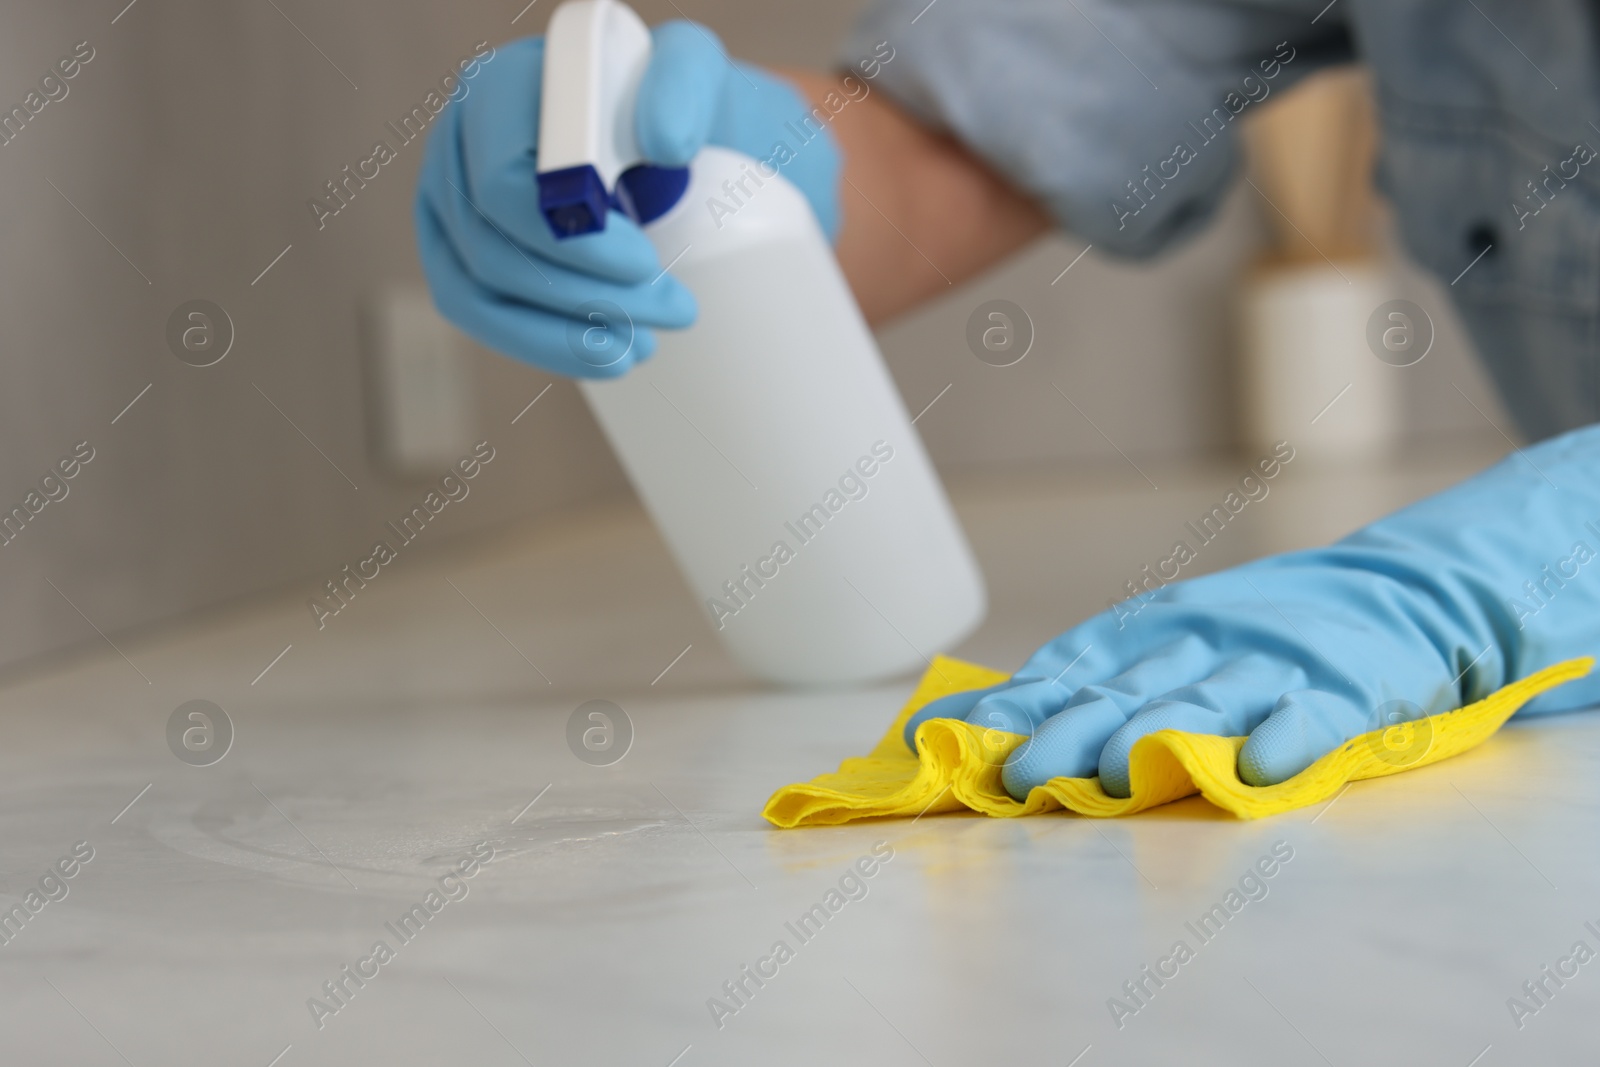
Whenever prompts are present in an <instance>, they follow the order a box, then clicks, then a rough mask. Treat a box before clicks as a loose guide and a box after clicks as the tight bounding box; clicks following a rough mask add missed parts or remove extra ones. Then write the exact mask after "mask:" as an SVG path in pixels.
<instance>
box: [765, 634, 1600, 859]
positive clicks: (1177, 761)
mask: <svg viewBox="0 0 1600 1067" xmlns="http://www.w3.org/2000/svg"><path fill="white" fill-rule="evenodd" d="M1593 666H1594V660H1593V659H1592V658H1589V657H1584V658H1582V659H1574V660H1568V661H1566V662H1565V663H1557V664H1555V665H1554V666H1551V667H1546V668H1545V669H1544V670H1542V671H1539V672H1537V673H1535V674H1531V675H1529V676H1528V677H1526V678H1524V679H1522V680H1521V681H1520V682H1513V683H1512V684H1510V685H1508V686H1506V687H1505V688H1504V689H1501V690H1499V691H1497V692H1495V693H1493V694H1491V695H1490V696H1488V697H1485V698H1484V699H1483V700H1480V701H1478V702H1477V703H1476V704H1469V705H1467V706H1466V707H1464V708H1458V709H1456V710H1455V711H1448V712H1445V713H1443V714H1441V715H1431V716H1428V717H1427V718H1423V719H1418V720H1416V721H1415V722H1409V723H1403V724H1400V725H1397V726H1390V727H1387V728H1386V729H1383V730H1374V731H1373V732H1371V733H1366V734H1362V735H1361V736H1359V737H1356V738H1353V739H1351V740H1349V741H1346V742H1345V743H1344V744H1343V745H1341V746H1339V747H1338V748H1336V749H1334V750H1333V751H1332V752H1329V753H1328V754H1327V755H1325V756H1323V757H1322V758H1321V759H1319V760H1317V761H1316V762H1315V763H1313V764H1312V765H1311V766H1309V767H1307V768H1306V769H1305V770H1303V771H1301V772H1300V773H1299V774H1297V775H1295V776H1294V777H1293V778H1290V779H1289V780H1288V781H1286V782H1281V783H1279V784H1278V785H1269V786H1251V785H1246V784H1245V783H1244V782H1243V781H1242V780H1241V779H1240V778H1239V771H1238V756H1239V749H1240V748H1241V747H1243V745H1244V742H1245V739H1244V738H1242V737H1212V736H1208V735H1205V734H1191V733H1184V732H1183V731H1181V730H1160V731H1158V732H1156V733H1153V734H1150V735H1148V736H1146V737H1143V738H1141V739H1140V740H1139V741H1138V742H1137V743H1135V744H1134V746H1133V751H1132V752H1131V753H1130V754H1129V763H1128V779H1129V784H1130V785H1131V787H1132V794H1133V795H1132V796H1130V797H1128V798H1127V799H1123V798H1120V797H1114V796H1110V795H1109V794H1107V793H1106V792H1105V791H1104V790H1102V789H1101V788H1100V779H1098V778H1052V779H1051V780H1050V781H1048V782H1046V783H1045V784H1043V785H1041V786H1036V787H1035V788H1034V789H1033V790H1032V791H1031V792H1030V793H1029V794H1028V799H1027V800H1023V801H1017V800H1013V799H1011V796H1010V795H1009V794H1008V793H1007V792H1006V791H1005V787H1004V786H1002V785H1001V784H1000V769H1001V767H1002V766H1003V765H1004V763H1005V760H1006V756H1008V755H1010V753H1011V751H1012V750H1013V749H1014V748H1016V747H1017V746H1018V745H1020V744H1022V742H1023V741H1025V740H1026V738H1024V737H1022V736H1020V735H1018V734H1013V733H1007V732H1004V731H1001V730H993V729H988V730H986V729H983V728H982V727H978V726H974V725H972V724H971V723H967V722H963V721H961V720H960V719H929V720H927V721H926V722H924V723H922V724H921V725H920V726H918V727H917V735H916V742H917V751H916V752H913V751H912V750H911V749H909V748H907V747H906V743H905V738H904V728H905V723H906V720H907V719H909V718H911V716H912V715H913V714H915V713H916V711H917V710H918V709H919V708H921V707H923V706H924V705H925V704H927V703H928V702H929V701H931V700H935V699H937V698H939V697H942V696H947V695H949V694H951V693H959V692H962V691H964V690H968V689H979V688H982V687H984V686H989V685H994V684H995V683H997V682H1003V681H1005V679H1006V675H1005V674H1003V673H1001V672H999V671H994V670H990V669H989V668H987V667H980V666H978V665H977V664H974V663H964V662H962V661H961V660H958V659H951V658H949V657H946V656H939V657H937V658H936V659H935V660H934V661H933V664H932V666H930V667H929V668H928V672H927V673H926V674H924V675H923V676H922V681H921V682H920V683H918V685H917V689H916V692H914V693H912V694H911V699H910V700H908V701H907V702H906V706H905V707H904V708H902V709H901V710H900V714H899V715H897V716H896V717H895V720H894V722H893V723H892V724H891V725H890V727H889V732H888V733H886V734H884V735H883V740H881V741H879V742H878V745H877V747H876V748H874V749H873V750H872V751H871V752H870V753H868V754H867V755H865V756H861V757H858V758H856V759H847V760H845V761H844V763H843V764H841V765H840V767H839V770H838V771H837V772H835V773H833V774H824V775H822V776H820V777H817V778H813V779H812V780H811V781H809V782H801V783H798V784H795V785H787V786H784V787H783V788H782V789H780V790H778V791H777V792H776V793H774V794H772V799H770V800H768V801H767V806H766V809H765V810H764V811H762V815H764V816H766V818H767V821H768V822H771V823H772V824H773V825H775V826H779V827H783V828H785V829H788V828H790V827H795V826H837V825H838V824H840V823H846V822H851V821H854V820H856V819H867V818H873V817H877V816H896V815H913V816H914V815H924V814H937V813H939V812H946V811H961V810H963V809H970V810H972V811H980V812H983V813H984V814H986V815H998V816H1013V815H1037V814H1039V813H1041V812H1046V811H1055V810H1057V809H1058V808H1066V809H1068V810H1070V811H1075V812H1077V813H1078V814H1080V815H1095V816H1102V817H1104V816H1112V815H1131V814H1132V813H1134V812H1136V811H1143V810H1145V809H1146V808H1153V807H1155V806H1156V805H1157V804H1165V803H1167V802H1168V801H1171V800H1177V799H1179V798H1181V797H1186V796H1190V795H1191V794H1193V793H1200V794H1201V795H1202V796H1204V797H1205V798H1206V799H1207V800H1209V801H1210V802H1211V803H1213V804H1215V805H1216V806H1217V807H1219V808H1222V809H1224V810H1225V811H1229V812H1232V813H1233V814H1234V815H1236V816H1238V817H1239V818H1241V819H1258V818H1260V817H1261V816H1263V815H1276V814H1278V813H1279V812H1284V811H1292V810H1293V809H1295V808H1303V807H1305V806H1306V805H1308V804H1315V803H1317V802H1318V801H1320V800H1325V799H1327V798H1328V797H1330V796H1332V795H1333V794H1334V793H1336V792H1337V791H1338V790H1339V787H1340V786H1342V785H1344V784H1345V783H1346V782H1353V781H1358V780H1360V779H1362V778H1378V777H1381V776H1383V775H1386V774H1396V773H1398V772H1400V771H1404V770H1409V769H1411V768H1412V767H1421V766H1424V765H1426V764H1429V763H1437V762H1438V761H1439V760H1442V759H1449V758H1450V757H1451V756H1455V755H1459V754H1460V753H1462V752H1465V751H1466V750H1467V749H1469V748H1472V747H1474V746H1476V745H1478V744H1480V743H1481V742H1483V741H1484V740H1485V739H1486V738H1488V737H1489V735H1490V734H1492V733H1494V732H1495V731H1496V730H1498V729H1499V728H1500V725H1501V724H1502V723H1504V722H1505V721H1506V720H1507V719H1509V718H1510V717H1511V715H1512V713H1514V712H1515V711H1516V710H1517V709H1518V708H1520V707H1522V705H1524V704H1526V703H1527V702H1528V701H1529V700H1532V699H1533V698H1534V697H1536V696H1538V695H1539V694H1540V693H1543V692H1544V691H1545V690H1547V689H1551V688H1554V687H1555V686H1558V685H1560V684H1561V683H1563V682H1569V681H1571V680H1573V679H1574V678H1581V677H1583V676H1584V675H1586V674H1588V673H1589V669H1590V668H1591V667H1593Z"/></svg>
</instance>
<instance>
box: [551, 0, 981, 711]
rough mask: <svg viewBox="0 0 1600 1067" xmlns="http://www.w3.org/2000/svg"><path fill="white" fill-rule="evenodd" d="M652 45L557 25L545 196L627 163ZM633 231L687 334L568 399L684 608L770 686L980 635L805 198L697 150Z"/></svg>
mask: <svg viewBox="0 0 1600 1067" xmlns="http://www.w3.org/2000/svg"><path fill="white" fill-rule="evenodd" d="M649 47H650V38H649V33H648V31H647V30H646V28H645V26H644V24H643V23H642V22H641V21H640V20H639V19H638V16H637V15H635V14H634V13H633V12H632V11H631V10H630V9H629V8H627V7H626V6H624V5H623V4H621V3H617V2H615V0H572V2H569V3H567V4H564V5H562V6H561V7H560V8H558V9H557V11H556V13H555V15H554V16H553V17H552V19H551V23H550V29H549V36H548V39H547V44H546V55H547V67H546V75H545V82H544V100H543V104H542V108H543V111H542V115H541V131H542V132H541V142H540V149H539V152H540V159H539V164H540V174H541V185H542V184H543V182H544V177H545V173H546V172H547V171H549V170H552V169H557V168H564V169H567V170H569V171H574V172H581V171H583V170H584V168H585V167H587V166H593V167H594V169H595V170H596V172H597V173H598V174H599V178H598V181H599V182H600V183H603V185H604V188H605V189H607V190H610V189H612V188H613V187H614V186H615V183H616V179H617V177H618V174H619V171H620V170H622V169H624V168H627V167H628V166H630V165H632V164H633V163H636V162H637V161H638V160H639V158H640V156H639V153H638V151H637V146H636V145H635V144H634V143H633V132H632V131H633V106H632V96H633V93H634V91H636V88H637V85H638V81H639V77H640V76H642V73H643V70H644V67H645V65H646V63H647V62H648V58H649ZM579 120H581V121H579ZM805 150H806V149H805V148H804V147H797V151H801V152H803V151H805ZM752 175H753V177H752ZM579 176H580V177H582V175H581V174H580V175H579ZM725 183H732V184H733V185H734V186H736V187H742V192H741V194H740V195H738V196H737V197H733V198H730V195H729V192H728V186H727V185H726V184H725ZM713 202H715V203H716V204H718V205H720V207H717V208H715V209H714V208H713ZM580 207H581V205H580ZM730 207H731V208H733V210H732V211H731V212H730V211H728V210H727V209H728V208H730ZM600 214H601V215H602V216H603V214H604V211H603V210H602V211H601V212H600ZM645 232H646V234H647V235H648V236H649V238H650V240H651V242H652V243H653V244H654V245H655V247H656V249H657V251H658V252H659V253H660V257H661V261H662V263H663V264H668V265H670V269H671V270H672V273H673V275H674V276H675V277H677V278H678V279H679V280H680V281H682V282H683V284H684V285H686V286H687V287H688V288H689V290H690V291H691V292H692V293H693V294H694V296H695V299H696V301H697V302H698V304H699V315H698V318H697V319H696V321H695V323H694V325H693V326H691V327H690V328H689V329H686V330H679V331H674V330H659V331H657V332H656V336H657V338H658V341H659V346H658V348H657V351H656V352H655V354H654V355H653V356H652V357H651V358H650V359H649V360H648V361H646V362H645V363H643V364H641V365H639V366H637V367H635V368H633V369H632V370H630V371H628V373H627V374H625V375H623V376H622V377H620V378H618V379H615V380H608V381H583V382H581V383H580V388H581V389H582V391H583V393H584V396H585V397H586V398H587V399H588V401H589V403H590V405H591V406H592V407H593V409H594V413H595V416H596V418H597V419H598V420H599V422H600V425H601V427H602V429H603V430H604V431H605V434H606V436H607V438H608V439H609V440H610V442H611V445H612V446H613V447H614V448H615V449H616V453H617V456H618V458H619V459H620V461H621V463H622V465H623V467H624V468H625V469H626V471H627V473H628V476H629V478H630V480H631V481H632V483H633V485H634V488H635V489H636V490H637V491H638V493H639V496H640V497H641V499H642V500H643V502H644V505H645V507H646V508H647V509H648V511H649V513H650V515H651V517H652V518H653V519H654V521H655V523H656V526H657V527H658V529H659V530H660V531H661V534H662V536H663V538H665V540H666V542H667V545H668V546H669V548H670V549H671V551H672V553H673V555H674V557H675V558H676V560H677V562H678V565H679V567H680V568H681V569H682V571H683V575H684V578H685V580H686V582H687V583H688V585H689V588H690V590H691V592H692V593H693V595H694V597H695V599H696V600H697V601H698V602H699V603H700V604H701V605H702V606H703V607H704V609H705V611H706V612H707V616H708V618H710V619H711V621H712V625H713V626H715V627H717V628H718V630H717V632H718V635H719V636H720V637H721V638H722V640H723V641H724V642H725V644H726V646H727V648H728V649H729V651H730V652H731V653H732V655H733V657H734V658H735V659H736V660H737V661H738V662H739V663H740V664H741V665H742V666H743V667H745V668H746V669H747V670H749V671H750V672H752V673H754V674H756V675H759V676H761V677H763V678H767V679H771V680H773V681H778V682H784V683H790V684H822V683H843V682H857V681H864V680H869V679H874V678H880V677H886V676H891V675H896V674H900V673H903V672H905V671H908V670H912V669H919V668H921V667H922V666H923V664H924V662H925V659H926V658H927V657H930V656H932V655H933V654H934V653H935V652H938V651H941V650H945V649H948V648H950V647H951V646H952V645H953V644H955V643H956V642H957V641H959V640H960V639H961V638H962V637H964V636H965V635H966V634H967V633H969V632H970V631H971V630H972V629H973V628H974V627H975V626H976V625H977V624H978V623H979V621H981V619H982V617H983V614H984V610H985V593H984V586H983V579H982V576H981V574H980V572H979V570H978V567H977V564H976V562H975V560H974V559H973V556H972V553H971V550H970V548H969V547H968V545H967V542H966V539H965V536H964V535H963V533H962V530H961V527H960V524H959V523H958V522H957V520H956V517H955V514H954V512H953V511H952V509H951V507H950V504H949V501H948V500H947V498H946V496H945V493H944V489H943V486H942V485H941V484H940V482H939V478H938V476H937V474H936V473H935V472H934V469H933V465H932V464H931V463H930V462H929V459H928V456H927V453H926V452H925V450H924V449H923V446H922V442H921V440H920V439H919V438H918V436H917V433H916V430H915V429H914V428H913V427H912V425H911V420H910V418H909V416H908V413H907V411H906V409H905V406H904V404H903V403H902V402H901V399H900V396H899V393H898V392H897V391H896V389H895V387H894V383H893V381H892V380H891V379H890V377H889V374H888V371H887V369H886V367H885V366H884V363H883V358H882V356H881V355H880V353H879V352H878V348H877V344H876V342H875V341H874V339H873V337H872V334H871V332H870V330H869V329H868V328H867V324H866V322H865V320H864V319H863V317H862V315H861V312H860V310H859V308H858V307H857V306H856V303H855V300H854V298H853V296H852V295H851V293H850V290H849V287H848V285H847V284H846V282H845V279H844V276H843V274H842V273H841V271H840V269H839V265H838V263H837V261H836V260H835V259H834V256H833V251H832V248H831V247H830V246H829V244H828V240H827V238H826V236H825V235H824V234H823V232H822V229H821V227H820V225H819V224H818V223H817V220H816V217H815V215H814V214H813V213H812V210H811V206H810V204H809V202H808V201H807V200H806V198H805V196H804V195H803V194H802V193H801V192H800V191H799V190H798V189H797V188H796V187H795V186H793V185H792V184H790V183H789V182H788V181H787V180H786V179H784V178H783V177H781V176H779V175H777V174H775V173H773V172H772V171H771V168H768V167H763V166H762V165H761V164H759V163H757V161H755V160H753V159H751V158H749V157H747V156H744V155H741V154H740V153H737V152H733V151H730V150H728V149H725V148H718V147H708V148H706V149H704V150H702V151H701V152H700V154H699V155H698V156H696V157H695V159H694V160H693V162H692V164H691V166H690V168H689V175H688V184H687V187H686V189H684V191H683V193H682V195H681V196H679V197H678V199H677V201H676V203H675V204H674V205H673V206H671V207H670V208H668V209H667V210H666V211H665V213H664V214H661V215H660V216H659V217H656V218H654V219H652V220H650V221H648V223H647V225H646V226H645ZM602 319H603V317H602ZM597 321H602V320H597ZM780 546H781V547H780ZM617 609H618V610H626V605H625V604H619V605H617Z"/></svg>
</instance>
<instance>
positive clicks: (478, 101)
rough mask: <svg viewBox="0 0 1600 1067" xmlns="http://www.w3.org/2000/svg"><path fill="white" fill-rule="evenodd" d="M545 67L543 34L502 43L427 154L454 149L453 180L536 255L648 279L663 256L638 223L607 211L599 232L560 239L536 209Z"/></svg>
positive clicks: (632, 280) (628, 278) (627, 278)
mask: <svg viewBox="0 0 1600 1067" xmlns="http://www.w3.org/2000/svg"><path fill="white" fill-rule="evenodd" d="M543 75H544V40H543V39H542V38H537V37H530V38H525V39H523V40H520V41H513V42H511V43H510V44H508V45H505V46H503V47H501V48H500V49H499V50H498V52H497V53H496V57H495V60H494V62H492V63H490V64H488V65H486V66H484V67H483V69H482V71H481V72H480V73H479V74H478V77H477V78H476V79H475V80H474V85H473V90H474V91H473V92H472V93H471V94H469V95H468V96H467V97H466V99H464V100H462V101H461V103H460V104H459V105H456V106H452V107H447V108H445V110H444V113H443V114H442V115H441V116H440V119H441V121H440V122H439V123H438V124H436V126H435V128H434V131H433V133H432V134H431V135H430V136H429V138H428V154H429V156H430V157H431V156H432V155H434V154H435V153H437V154H442V155H445V156H448V157H452V158H453V160H454V167H453V173H455V172H459V173H460V174H461V175H462V176H463V177H464V179H465V180H464V181H457V184H458V185H460V187H461V190H462V191H463V192H465V193H466V194H467V195H468V196H470V197H471V199H472V203H474V204H476V205H477V206H478V208H479V209H481V210H482V211H483V213H484V215H485V216H487V217H488V218H489V219H490V220H492V221H493V222H494V225H495V226H496V227H497V228H498V229H499V230H501V231H502V232H504V233H505V234H507V235H508V236H509V237H510V238H511V239H512V240H514V241H516V242H517V243H518V244H520V245H522V246H523V247H524V248H527V249H530V250H532V251H534V252H536V253H537V254H538V256H539V257H540V258H543V259H548V260H551V261H553V262H556V263H561V264H564V265H565V266H568V267H571V268H572V269H573V270H576V271H580V272H582V273H584V274H591V275H594V276H595V277H598V278H606V279H608V280H610V281H614V282H619V283H622V284H624V285H630V284H637V283H639V282H647V281H649V280H650V279H651V278H654V277H655V276H656V275H657V274H658V273H660V271H661V261H660V258H659V257H658V256H657V255H656V251H655V248H654V247H652V246H651V244H650V241H649V240H648V239H647V238H646V237H645V236H644V233H643V232H642V231H640V229H639V227H637V226H635V225H634V224H633V223H632V222H631V221H630V220H629V219H628V218H627V217H626V216H624V215H622V214H621V213H620V212H616V211H613V212H610V213H609V214H608V215H607V216H606V228H605V229H604V230H602V231H601V232H599V233H593V234H586V235H584V236H582V237H575V238H571V239H567V240H557V239H556V237H555V235H554V234H553V233H551V231H550V225H549V223H547V222H546V221H545V218H544V214H543V213H542V212H541V211H540V210H539V185H538V181H537V178H536V175H537V174H538V169H539V165H538V149H537V145H538V142H539V101H540V97H541V92H540V80H541V79H542V77H543ZM445 119H448V120H449V121H444V120H445ZM453 180H454V179H453ZM450 191H451V190H450V188H449V186H440V187H438V188H435V189H434V194H435V196H436V197H437V198H438V200H439V201H441V202H442V201H443V199H444V196H443V194H444V193H447V192H450ZM441 206H442V203H441ZM447 222H448V220H447ZM458 246H459V245H458Z"/></svg>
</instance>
